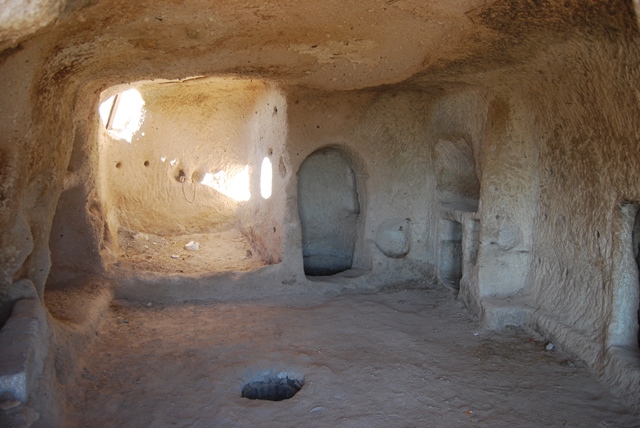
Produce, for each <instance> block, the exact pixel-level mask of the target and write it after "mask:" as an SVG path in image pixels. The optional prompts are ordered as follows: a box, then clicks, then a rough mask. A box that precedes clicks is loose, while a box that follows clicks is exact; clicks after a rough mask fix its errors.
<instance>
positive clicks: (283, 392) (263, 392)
mask: <svg viewBox="0 0 640 428" xmlns="http://www.w3.org/2000/svg"><path fill="white" fill-rule="evenodd" d="M303 385H304V377H303V376H300V375H297V374H292V373H286V372H280V373H273V372H268V373H267V374H265V375H262V376H259V377H257V378H256V379H255V380H253V381H251V382H249V383H247V384H246V385H245V386H244V387H243V388H242V398H248V399H250V400H268V401H282V400H288V399H289V398H291V397H293V396H294V395H296V394H297V393H298V391H300V389H301V388H302V386H303Z"/></svg>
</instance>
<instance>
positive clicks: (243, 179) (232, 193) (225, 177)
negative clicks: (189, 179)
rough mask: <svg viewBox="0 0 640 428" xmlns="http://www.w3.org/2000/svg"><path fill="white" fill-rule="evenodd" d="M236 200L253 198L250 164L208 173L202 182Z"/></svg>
mask: <svg viewBox="0 0 640 428" xmlns="http://www.w3.org/2000/svg"><path fill="white" fill-rule="evenodd" d="M200 183H202V184H204V185H205V186H209V187H211V188H213V189H215V190H217V191H218V192H220V193H222V194H223V195H226V196H228V197H230V198H232V199H234V200H236V201H248V200H249V199H251V191H250V190H249V165H245V167H244V168H242V169H241V170H235V171H233V170H232V171H224V170H222V171H218V172H216V173H215V174H213V173H210V172H208V173H206V174H205V175H204V178H203V179H202V181H201V182H200Z"/></svg>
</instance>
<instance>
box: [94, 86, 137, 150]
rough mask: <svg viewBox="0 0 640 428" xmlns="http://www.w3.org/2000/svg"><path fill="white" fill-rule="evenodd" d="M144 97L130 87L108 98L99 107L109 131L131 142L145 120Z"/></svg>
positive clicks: (103, 121) (112, 134) (101, 116)
mask: <svg viewBox="0 0 640 428" xmlns="http://www.w3.org/2000/svg"><path fill="white" fill-rule="evenodd" d="M143 107H144V99H143V98H142V95H140V92H138V91H137V90H135V89H128V90H126V91H124V92H121V93H119V94H117V95H112V96H111V97H109V98H107V99H106V100H105V101H104V102H103V103H102V104H100V107H99V109H98V111H99V113H100V118H101V119H102V123H104V126H105V128H106V129H107V132H109V134H110V135H111V136H112V137H114V138H117V139H119V140H126V141H128V142H129V143H130V142H131V140H132V139H133V136H134V135H135V134H136V132H138V130H139V129H140V127H141V126H142V122H144V109H143Z"/></svg>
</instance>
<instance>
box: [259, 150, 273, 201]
mask: <svg viewBox="0 0 640 428" xmlns="http://www.w3.org/2000/svg"><path fill="white" fill-rule="evenodd" d="M272 181H273V169H272V167H271V160H270V159H269V158H268V157H265V158H264V159H263V160H262V167H261V168H260V194H261V195H262V197H263V198H265V199H269V198H270V197H271V190H272V189H271V186H272Z"/></svg>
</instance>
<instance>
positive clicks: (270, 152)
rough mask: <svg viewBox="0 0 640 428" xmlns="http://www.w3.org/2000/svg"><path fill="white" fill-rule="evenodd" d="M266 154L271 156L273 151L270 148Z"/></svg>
mask: <svg viewBox="0 0 640 428" xmlns="http://www.w3.org/2000/svg"><path fill="white" fill-rule="evenodd" d="M267 153H269V156H271V155H272V154H273V149H271V148H270V149H269V150H268V152H267Z"/></svg>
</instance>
